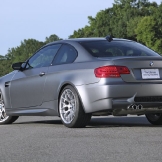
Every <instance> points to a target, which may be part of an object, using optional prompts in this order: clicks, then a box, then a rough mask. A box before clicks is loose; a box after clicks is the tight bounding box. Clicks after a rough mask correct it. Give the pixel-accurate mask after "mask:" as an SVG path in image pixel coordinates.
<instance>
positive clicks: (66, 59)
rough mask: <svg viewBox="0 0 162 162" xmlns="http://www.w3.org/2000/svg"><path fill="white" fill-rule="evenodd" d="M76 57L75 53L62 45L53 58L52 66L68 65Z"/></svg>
mask: <svg viewBox="0 0 162 162" xmlns="http://www.w3.org/2000/svg"><path fill="white" fill-rule="evenodd" d="M77 56H78V54H77V51H76V50H75V49H74V48H73V47H72V46H70V45H63V46H62V47H61V49H60V50H59V51H58V53H57V55H56V57H55V58H54V61H53V63H52V64H53V65H58V64H68V63H72V62H74V60H75V59H76V57H77Z"/></svg>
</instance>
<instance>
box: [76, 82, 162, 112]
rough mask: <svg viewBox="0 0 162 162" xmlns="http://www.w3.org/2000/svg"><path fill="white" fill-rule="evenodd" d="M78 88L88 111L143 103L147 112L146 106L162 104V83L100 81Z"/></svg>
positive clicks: (123, 107) (111, 109)
mask: <svg viewBox="0 0 162 162" xmlns="http://www.w3.org/2000/svg"><path fill="white" fill-rule="evenodd" d="M76 88H77V90H78V93H79V95H80V98H81V101H82V104H83V107H84V110H85V112H86V113H93V112H98V111H105V110H109V111H113V110H117V109H118V110H121V109H126V110H127V109H129V107H130V106H131V105H133V104H136V105H139V104H141V105H142V108H145V109H143V110H145V112H146V111H147V110H146V108H152V107H156V108H157V107H159V108H160V107H161V106H162V84H151V83H149V84H145V83H142V84H139V83H136V84H133V83H131V84H126V83H125V84H116V85H107V84H102V83H101V82H99V83H95V84H89V85H82V86H76ZM139 97H140V98H139ZM149 110H151V109H149ZM154 110H155V109H154ZM160 111H161V109H160Z"/></svg>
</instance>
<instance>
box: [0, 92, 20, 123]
mask: <svg viewBox="0 0 162 162" xmlns="http://www.w3.org/2000/svg"><path fill="white" fill-rule="evenodd" d="M17 119H18V116H7V115H6V110H5V104H4V100H3V96H2V93H1V92H0V124H11V123H13V122H14V121H16V120H17Z"/></svg>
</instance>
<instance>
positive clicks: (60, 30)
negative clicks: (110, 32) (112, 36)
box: [0, 0, 162, 55]
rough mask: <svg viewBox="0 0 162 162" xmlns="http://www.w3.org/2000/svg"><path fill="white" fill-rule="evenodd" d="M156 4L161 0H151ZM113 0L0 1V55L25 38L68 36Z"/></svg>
mask: <svg viewBox="0 0 162 162" xmlns="http://www.w3.org/2000/svg"><path fill="white" fill-rule="evenodd" d="M152 1H155V2H157V3H158V4H160V3H161V1H162V0H150V2H152ZM113 3H114V0H0V55H5V54H7V51H8V49H9V48H13V47H17V46H19V45H20V43H21V41H23V40H24V39H31V38H32V39H36V40H38V41H45V38H46V37H49V36H50V35H52V34H56V35H57V36H59V37H60V38H63V39H67V38H68V37H69V35H71V34H73V32H74V30H78V29H79V28H83V27H84V26H85V25H88V16H92V17H95V16H96V14H97V13H98V12H99V11H101V10H105V9H106V8H110V7H112V6H113Z"/></svg>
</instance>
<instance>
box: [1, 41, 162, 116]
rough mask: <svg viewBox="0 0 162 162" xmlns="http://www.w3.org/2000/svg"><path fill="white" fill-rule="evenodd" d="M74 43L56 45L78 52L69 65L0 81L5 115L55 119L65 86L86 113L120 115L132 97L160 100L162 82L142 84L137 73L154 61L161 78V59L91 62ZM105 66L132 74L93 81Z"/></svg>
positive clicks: (30, 70)
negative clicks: (122, 68)
mask: <svg viewBox="0 0 162 162" xmlns="http://www.w3.org/2000/svg"><path fill="white" fill-rule="evenodd" d="M79 40H81V39H79ZM87 40H89V39H87ZM99 40H104V39H99ZM77 41H78V39H77ZM77 41H75V40H64V41H59V43H67V44H71V45H72V46H73V47H74V48H75V49H77V51H78V57H77V58H76V60H75V61H74V63H72V64H62V65H52V66H50V67H45V68H37V69H29V70H25V71H23V72H21V71H14V72H12V73H10V74H8V75H6V76H4V77H2V78H1V79H0V89H1V91H2V93H3V97H4V101H5V106H6V111H7V114H8V115H11V116H12V115H18V116H21V115H35V116H36V115H42V116H46V115H49V116H52V115H58V96H59V93H60V89H61V88H62V86H64V85H65V84H71V85H73V86H74V87H75V88H76V90H77V92H78V94H79V96H80V99H81V101H82V104H83V107H84V110H85V112H86V113H93V112H98V111H110V112H112V111H113V112H116V111H117V112H120V111H121V109H124V110H125V111H126V109H127V107H128V106H129V105H130V104H132V103H134V97H135V96H161V94H162V93H161V92H162V84H161V83H162V78H160V79H159V80H141V73H140V72H139V71H140V68H148V67H149V68H151V67H150V66H149V62H150V61H153V62H154V66H153V67H152V68H158V69H160V76H161V77H162V58H161V57H160V56H159V57H131V58H130V57H128V58H122V57H116V58H94V57H92V56H91V55H90V54H89V53H88V52H87V51H86V50H85V49H84V48H83V47H82V46H81V45H80V44H79V43H78V42H77ZM55 43H58V42H55ZM55 43H51V44H55ZM107 65H122V66H127V67H128V68H129V69H130V71H131V74H129V75H122V76H121V78H107V79H104V78H102V79H100V78H96V77H95V75H94V69H95V68H98V67H101V66H107ZM41 72H45V75H44V76H40V75H39V74H40V73H41ZM5 82H9V87H5ZM146 83H147V84H146ZM141 104H142V105H143V106H144V107H146V108H150V107H160V106H161V105H162V103H141ZM127 112H128V111H127ZM145 112H147V109H146V110H145ZM124 113H126V112H124ZM128 113H129V112H128ZM134 114H137V113H136V112H135V113H134Z"/></svg>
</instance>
